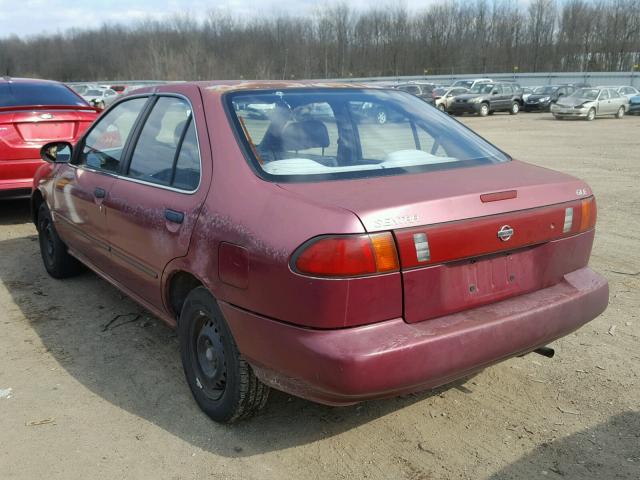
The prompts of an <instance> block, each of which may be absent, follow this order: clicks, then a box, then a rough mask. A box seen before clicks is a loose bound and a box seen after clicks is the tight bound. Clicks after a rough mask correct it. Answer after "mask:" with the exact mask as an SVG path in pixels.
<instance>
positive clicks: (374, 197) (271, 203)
mask: <svg viewBox="0 0 640 480" xmlns="http://www.w3.org/2000/svg"><path fill="white" fill-rule="evenodd" d="M380 109H384V110H385V111H386V112H389V115H388V121H387V122H385V123H384V124H380V123H379V122H377V121H376V119H375V115H372V114H371V112H376V111H379V110H380ZM42 153H43V157H44V158H46V159H47V160H48V161H49V162H51V164H50V165H49V167H48V168H43V169H41V170H40V171H39V174H38V175H37V178H36V179H35V184H34V191H33V197H32V202H33V212H34V222H35V224H36V225H37V228H38V232H39V236H40V247H41V250H42V258H43V261H44V265H45V267H46V269H47V271H48V272H49V273H50V274H51V275H52V276H54V277H56V278H63V277H67V276H69V275H73V274H75V273H77V272H78V271H79V270H80V265H81V264H84V265H87V266H88V267H90V268H91V269H92V270H94V271H96V272H97V273H98V274H99V275H100V276H102V277H103V278H105V279H106V280H107V281H109V282H110V283H112V284H113V285H115V286H116V287H118V288H119V289H121V290H122V291H123V292H125V293H126V294H127V295H129V296H130V297H132V298H133V299H135V300H136V301H138V302H139V303H140V304H141V305H143V306H144V307H146V308H147V309H149V310H150V311H152V312H153V313H154V314H156V315H158V316H159V317H160V318H162V319H163V320H164V321H166V322H167V323H168V324H170V325H173V326H176V327H177V329H178V332H179V338H180V345H181V354H182V362H183V365H184V371H185V374H186V377H187V380H188V383H189V385H190V387H191V390H192V392H193V395H194V397H195V399H196V401H197V402H198V404H199V405H200V407H201V408H202V409H203V410H204V411H205V412H206V413H207V414H208V415H209V416H210V417H211V418H213V419H214V420H217V421H221V422H229V421H233V420H236V419H238V418H241V417H245V416H248V415H250V414H251V413H253V412H255V411H256V410H258V409H259V408H260V407H261V406H263V405H264V403H265V401H266V399H267V395H268V390H269V387H274V388H277V389H279V390H284V391H286V392H289V393H291V394H294V395H298V396H300V397H304V398H307V399H310V400H313V401H316V402H321V403H325V404H329V405H348V404H353V403H356V402H360V401H363V400H367V399H373V398H380V397H387V396H393V395H398V394H402V393H406V392H413V391H418V390H421V389H427V388H432V387H435V386H438V385H442V384H445V383H447V382H451V381H452V380H455V379H457V378H460V377H463V376H467V375H469V374H471V373H473V372H475V371H477V370H480V369H482V368H485V367H487V366H489V365H491V364H494V363H496V362H499V361H501V360H504V359H507V358H509V357H513V356H516V355H523V354H525V353H528V352H531V351H534V350H539V349H540V348H541V347H544V346H545V345H547V344H548V343H549V342H552V341H553V340H555V339H557V338H559V337H562V336H563V335H566V334H568V333H570V332H572V331H574V330H575V329H577V328H579V327H580V326H581V325H583V324H585V323H586V322H588V321H590V320H592V319H593V318H595V317H596V316H597V315H599V314H600V313H601V312H602V311H603V310H604V309H605V308H606V306H607V301H608V285H607V282H606V280H605V279H604V278H603V277H601V276H600V275H598V274H597V273H595V272H594V271H592V270H591V269H590V268H589V267H588V266H587V264H588V261H589V255H590V252H591V246H592V243H593V238H594V226H595V221H596V203H595V200H594V197H593V195H592V192H591V189H590V188H589V186H588V185H586V184H585V183H584V182H583V181H581V180H578V179H576V178H573V177H571V176H568V175H565V174H562V173H557V172H554V171H551V170H547V169H544V168H540V167H536V166H532V165H529V164H526V163H523V162H520V161H517V160H512V159H511V158H510V157H509V156H508V155H507V154H506V153H504V152H502V151H500V150H499V149H497V148H496V147H494V146H493V145H491V144H490V143H488V142H487V141H485V140H483V139H482V138H480V137H479V136H478V135H476V134H475V133H473V132H472V131H471V130H469V129H468V128H466V127H464V126H463V125H462V124H460V123H458V122H457V121H455V120H453V119H451V118H449V117H448V116H447V115H446V114H443V113H441V112H439V111H438V110H437V109H435V108H433V107H430V106H428V105H427V104H425V103H424V102H423V101H421V100H419V99H417V98H415V97H413V96H411V95H409V94H407V93H404V92H400V91H397V90H386V89H375V88H366V87H354V86H349V87H347V86H340V85H338V86H335V85H334V86H328V85H326V84H311V83H240V82H228V83H225V82H217V83H193V84H173V85H166V86H161V87H156V88H149V89H146V90H139V91H136V93H135V94H133V95H129V96H125V97H123V98H122V99H121V100H119V101H118V102H117V103H116V104H114V105H113V106H112V107H111V108H110V109H109V110H107V111H106V112H105V113H104V114H103V115H102V117H101V118H100V119H99V120H98V121H97V122H96V123H95V124H94V125H93V126H92V127H91V129H90V130H89V131H88V132H87V133H86V134H85V135H84V136H83V138H82V139H81V140H80V141H79V142H78V143H77V144H75V145H73V146H72V145H71V144H69V143H64V142H58V143H53V144H49V145H46V146H45V147H44V148H43V152H42ZM547 352H549V350H547Z"/></svg>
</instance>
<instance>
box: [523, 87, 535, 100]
mask: <svg viewBox="0 0 640 480" xmlns="http://www.w3.org/2000/svg"><path fill="white" fill-rule="evenodd" d="M532 93H533V88H529V87H522V101H523V102H524V103H527V98H529V95H531V94H532Z"/></svg>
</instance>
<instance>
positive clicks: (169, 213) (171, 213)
mask: <svg viewBox="0 0 640 480" xmlns="http://www.w3.org/2000/svg"><path fill="white" fill-rule="evenodd" d="M164 218H165V219H166V220H168V221H169V222H172V223H182V222H183V221H184V213H182V212H176V211H175V210H171V209H170V208H167V209H166V210H165V211H164Z"/></svg>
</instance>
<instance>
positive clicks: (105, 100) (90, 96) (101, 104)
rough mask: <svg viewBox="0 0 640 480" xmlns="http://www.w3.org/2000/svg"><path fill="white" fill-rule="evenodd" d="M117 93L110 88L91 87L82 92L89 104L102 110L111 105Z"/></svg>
mask: <svg viewBox="0 0 640 480" xmlns="http://www.w3.org/2000/svg"><path fill="white" fill-rule="evenodd" d="M117 96H118V94H117V93H116V92H114V91H113V90H111V89H110V88H93V89H90V90H87V91H86V92H84V94H82V98H84V99H85V100H86V101H87V103H89V105H92V106H94V107H96V108H99V109H100V110H104V109H105V108H106V107H108V106H109V105H111V104H112V103H113V102H114V101H115V100H116V98H117Z"/></svg>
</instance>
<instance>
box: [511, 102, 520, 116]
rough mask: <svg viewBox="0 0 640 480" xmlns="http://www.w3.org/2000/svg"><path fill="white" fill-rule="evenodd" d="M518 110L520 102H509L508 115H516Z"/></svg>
mask: <svg viewBox="0 0 640 480" xmlns="http://www.w3.org/2000/svg"><path fill="white" fill-rule="evenodd" d="M519 111H520V104H519V103H518V102H513V103H512V104H511V108H510V109H509V115H517V114H518V112H519Z"/></svg>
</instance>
